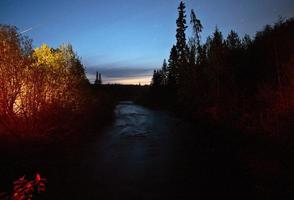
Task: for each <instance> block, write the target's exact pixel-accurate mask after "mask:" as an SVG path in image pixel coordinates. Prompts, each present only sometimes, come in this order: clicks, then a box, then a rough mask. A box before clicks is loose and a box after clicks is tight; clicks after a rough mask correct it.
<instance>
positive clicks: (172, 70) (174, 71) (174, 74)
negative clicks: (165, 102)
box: [167, 45, 178, 89]
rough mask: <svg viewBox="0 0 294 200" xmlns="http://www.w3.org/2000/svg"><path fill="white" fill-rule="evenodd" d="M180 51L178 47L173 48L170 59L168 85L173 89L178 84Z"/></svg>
mask: <svg viewBox="0 0 294 200" xmlns="http://www.w3.org/2000/svg"><path fill="white" fill-rule="evenodd" d="M177 64H178V51H177V47H176V46H175V45H174V46H173V47H172V48H171V51H170V56H169V59H168V77H167V85H168V87H169V88H171V89H175V88H176V85H177V84H178V65H177Z"/></svg>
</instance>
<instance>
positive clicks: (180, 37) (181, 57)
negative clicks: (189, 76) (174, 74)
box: [176, 1, 187, 64]
mask: <svg viewBox="0 0 294 200" xmlns="http://www.w3.org/2000/svg"><path fill="white" fill-rule="evenodd" d="M185 9H186V6H185V4H184V2H182V1H181V3H180V5H179V7H178V11H179V17H178V19H177V21H176V23H177V34H176V39H177V43H176V47H177V52H178V62H179V64H185V63H186V62H187V44H186V34H185V31H186V29H187V26H186V14H185V13H186V11H185Z"/></svg>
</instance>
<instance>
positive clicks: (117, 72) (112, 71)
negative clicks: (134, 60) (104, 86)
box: [87, 67, 153, 84]
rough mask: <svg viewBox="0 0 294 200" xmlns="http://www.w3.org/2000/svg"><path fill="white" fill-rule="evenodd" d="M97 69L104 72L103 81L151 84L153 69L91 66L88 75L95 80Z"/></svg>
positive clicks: (91, 79)
mask: <svg viewBox="0 0 294 200" xmlns="http://www.w3.org/2000/svg"><path fill="white" fill-rule="evenodd" d="M96 71H98V72H99V73H101V74H102V80H103V83H120V84H139V83H141V84H150V81H151V77H152V73H153V69H151V68H143V67H136V68H134V67H90V68H87V76H88V78H89V79H90V81H91V82H94V80H95V75H96Z"/></svg>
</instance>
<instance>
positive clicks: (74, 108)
mask: <svg viewBox="0 0 294 200" xmlns="http://www.w3.org/2000/svg"><path fill="white" fill-rule="evenodd" d="M0 73H1V77H0V122H1V127H0V131H1V133H2V134H3V133H4V134H12V133H13V134H20V135H27V134H26V133H30V134H31V135H38V134H41V132H43V133H42V134H45V133H44V132H51V131H52V130H53V129H54V128H55V127H56V126H57V124H56V123H62V122H61V121H60V122H58V121H56V119H57V118H55V117H53V116H56V115H58V114H59V113H63V114H64V113H66V112H72V113H80V112H81V111H82V109H83V108H84V106H85V103H86V101H87V100H86V98H87V94H86V93H87V89H86V88H87V87H88V85H89V82H88V80H87V78H86V75H85V69H84V67H83V65H82V64H81V61H80V59H79V58H78V56H77V55H76V54H75V53H74V51H73V48H72V46H71V45H70V44H68V45H64V44H63V45H61V46H60V47H59V48H57V49H53V48H50V47H48V46H47V45H46V44H43V45H41V47H39V48H36V49H34V50H33V49H32V47H31V40H29V39H28V38H26V37H23V36H22V35H21V34H19V33H18V32H17V29H16V28H15V27H12V26H7V25H0ZM88 90H89V89H88ZM51 115H52V116H51ZM49 116H51V117H49ZM71 116H72V115H71ZM44 130H46V131H44Z"/></svg>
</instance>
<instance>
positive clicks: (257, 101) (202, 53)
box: [152, 2, 294, 134]
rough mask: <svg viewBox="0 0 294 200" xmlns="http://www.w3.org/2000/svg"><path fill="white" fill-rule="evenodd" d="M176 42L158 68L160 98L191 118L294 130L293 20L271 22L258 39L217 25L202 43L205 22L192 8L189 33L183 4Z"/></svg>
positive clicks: (156, 89)
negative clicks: (221, 29) (239, 34)
mask: <svg viewBox="0 0 294 200" xmlns="http://www.w3.org/2000/svg"><path fill="white" fill-rule="evenodd" d="M178 12H179V15H178V19H177V21H176V24H177V30H176V44H175V45H174V46H173V47H172V48H171V51H170V56H169V59H168V61H167V62H166V60H164V62H163V65H162V68H161V69H159V70H155V71H154V75H153V79H152V93H153V98H154V99H155V101H157V102H160V103H161V104H162V105H163V104H164V105H166V106H170V107H172V108H176V109H177V111H180V112H181V113H183V114H185V115H186V116H187V115H188V116H190V117H191V118H192V119H199V118H200V117H201V118H203V117H209V118H212V119H214V120H217V121H227V122H229V123H233V124H234V125H237V126H238V127H242V128H247V129H250V130H251V131H257V130H262V131H266V132H269V133H271V134H277V133H279V132H281V131H286V130H288V131H289V130H291V129H290V128H289V126H290V125H291V119H293V113H294V101H293V99H294V90H293V89H294V85H293V84H294V74H293V73H294V69H293V65H294V39H293V35H294V19H293V18H291V19H288V20H283V19H280V20H279V21H278V22H276V23H275V24H274V25H272V26H271V25H267V26H265V27H264V29H263V30H262V31H260V32H257V33H256V35H255V37H254V38H251V37H250V36H249V35H245V36H244V37H243V38H240V37H239V36H238V34H237V33H236V32H235V31H233V30H232V31H231V32H230V33H229V34H228V35H227V37H226V38H224V36H223V34H222V32H221V31H220V30H219V29H218V28H216V29H215V31H214V33H213V34H212V35H211V36H209V37H208V38H207V40H206V42H205V43H203V44H202V43H201V42H200V41H201V38H200V36H201V32H202V29H203V27H202V24H201V21H200V20H199V19H198V18H197V15H196V13H195V12H194V11H193V10H191V13H190V25H191V28H192V30H193V35H192V36H191V37H189V38H187V36H186V33H185V32H186V29H187V21H186V20H187V19H186V13H185V12H186V11H185V4H184V3H183V2H181V3H180V5H179V7H178Z"/></svg>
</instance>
